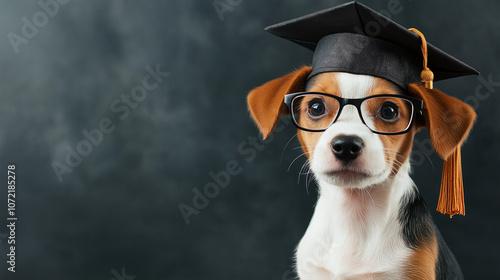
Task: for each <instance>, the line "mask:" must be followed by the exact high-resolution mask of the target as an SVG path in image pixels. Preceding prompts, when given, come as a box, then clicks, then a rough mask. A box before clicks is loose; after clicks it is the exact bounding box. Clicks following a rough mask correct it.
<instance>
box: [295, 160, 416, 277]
mask: <svg viewBox="0 0 500 280" xmlns="http://www.w3.org/2000/svg"><path fill="white" fill-rule="evenodd" d="M409 171H410V164H409V162H408V160H407V161H406V162H405V163H404V164H403V165H402V167H401V169H400V170H399V172H398V173H397V174H396V175H394V176H391V177H390V178H389V179H387V180H385V181H384V182H382V183H380V184H377V185H374V186H371V187H369V188H366V189H363V190H361V189H346V188H341V187H338V186H333V185H330V184H327V183H325V182H321V181H320V182H318V183H319V185H320V195H319V198H318V202H317V205H316V209H315V213H314V216H313V218H312V220H311V223H310V225H309V227H308V229H307V232H306V235H305V236H304V239H303V243H301V244H300V246H299V248H298V254H305V255H309V256H314V257H312V260H310V261H311V263H314V264H315V265H319V266H322V267H325V268H328V269H329V270H330V271H331V272H332V273H334V274H335V275H341V274H343V273H345V272H348V271H358V272H359V271H364V270H363V269H360V267H364V268H365V269H367V270H366V271H372V272H373V271H379V272H384V271H389V270H390V269H389V268H388V267H389V266H390V265H391V263H392V260H394V259H403V258H405V257H406V256H407V255H408V254H409V251H408V250H409V249H408V248H407V247H406V246H405V245H404V241H403V240H402V238H401V231H400V230H401V228H400V226H399V222H398V214H399V209H400V207H401V200H402V198H403V196H404V195H405V194H406V193H408V192H410V191H414V184H413V181H412V180H411V178H410V176H409ZM301 247H302V248H301ZM322 262H325V263H322ZM372 266H373V267H372ZM298 269H299V270H302V271H307V269H305V270H304V267H301V266H300V265H299V266H298ZM386 269H387V270H386Z"/></svg>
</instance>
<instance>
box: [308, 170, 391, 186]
mask: <svg viewBox="0 0 500 280" xmlns="http://www.w3.org/2000/svg"><path fill="white" fill-rule="evenodd" d="M383 173H384V172H383ZM383 173H382V174H370V173H368V172H364V171H357V170H349V169H341V170H330V171H324V172H318V173H316V177H317V179H318V180H320V181H324V182H325V183H327V184H330V185H334V186H337V187H341V188H349V189H364V188H367V187H370V186H373V185H376V184H378V183H381V182H383V181H384V180H385V179H386V177H387V176H385V174H383Z"/></svg>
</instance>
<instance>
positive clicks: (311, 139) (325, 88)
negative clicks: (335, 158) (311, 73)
mask: <svg viewBox="0 0 500 280" xmlns="http://www.w3.org/2000/svg"><path fill="white" fill-rule="evenodd" d="M336 75H337V74H336V73H333V72H330V73H323V74H321V75H318V76H316V77H314V80H313V81H312V82H311V84H310V86H309V88H308V91H310V92H322V93H328V94H331V95H336V96H340V87H339V84H338V83H337V79H336ZM321 135H322V133H321V132H309V131H304V130H299V131H298V132H297V137H298V139H299V141H300V144H301V145H302V149H303V150H304V152H305V153H306V155H307V157H308V158H310V159H312V156H313V153H314V148H315V147H316V144H317V143H318V141H319V138H320V137H321Z"/></svg>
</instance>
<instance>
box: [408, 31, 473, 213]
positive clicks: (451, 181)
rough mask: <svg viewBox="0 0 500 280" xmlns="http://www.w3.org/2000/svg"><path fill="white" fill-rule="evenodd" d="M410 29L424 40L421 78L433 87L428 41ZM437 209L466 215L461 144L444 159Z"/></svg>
mask: <svg viewBox="0 0 500 280" xmlns="http://www.w3.org/2000/svg"><path fill="white" fill-rule="evenodd" d="M409 30H410V31H412V32H413V33H415V34H417V35H418V36H419V37H420V39H421V40H422V46H421V49H422V55H423V57H424V65H423V66H424V70H422V72H421V73H420V78H421V79H422V84H423V85H424V87H426V88H428V89H432V88H433V80H434V73H432V71H431V70H430V69H429V68H428V67H427V41H426V40H425V37H424V34H422V32H420V31H418V30H417V29H415V28H410V29H409ZM436 210H437V211H439V212H441V213H443V214H449V215H450V218H451V217H453V215H455V214H460V215H465V202H464V186H463V180H462V159H461V155H460V145H459V146H458V147H457V148H456V149H455V151H454V152H453V153H452V154H451V155H450V156H449V157H448V158H447V159H445V161H444V164H443V175H442V178H441V190H440V192H439V201H438V205H437V209H436Z"/></svg>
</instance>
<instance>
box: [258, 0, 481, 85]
mask: <svg viewBox="0 0 500 280" xmlns="http://www.w3.org/2000/svg"><path fill="white" fill-rule="evenodd" d="M266 30H267V31H268V32H270V33H272V34H274V35H276V36H279V37H282V38H285V39H287V40H290V41H292V42H295V43H297V44H299V45H301V46H304V47H306V48H308V49H311V50H313V51H314V56H313V62H312V67H313V70H312V72H311V74H310V76H309V77H312V76H314V75H316V74H319V73H322V72H348V73H353V74H365V75H372V76H376V77H381V78H385V79H387V80H389V81H392V82H394V83H395V84H397V85H399V86H401V87H402V88H404V89H406V88H407V87H408V85H409V84H410V83H415V82H420V73H421V71H422V50H421V41H420V40H421V39H420V37H419V36H418V35H417V34H415V33H413V32H412V31H409V30H408V29H406V28H404V27H403V26H401V25H399V24H397V23H396V22H394V21H392V20H391V19H389V18H387V17H385V16H383V15H382V14H380V13H377V12H375V11H374V10H372V9H370V8H368V7H366V6H364V5H362V4H360V3H357V2H355V1H354V2H349V3H346V4H343V5H340V6H337V7H334V8H330V9H326V10H322V11H319V12H316V13H313V14H310V15H306V16H303V17H299V18H295V19H292V20H288V21H285V22H281V23H278V24H275V25H272V26H269V27H267V28H266ZM427 48H428V61H429V62H428V67H429V68H430V69H431V70H432V72H433V73H434V80H436V81H439V80H444V79H449V78H454V77H459V76H464V75H477V74H479V73H478V72H477V71H476V70H475V69H474V68H472V67H470V66H469V65H467V64H465V63H463V62H462V61H460V60H458V59H456V58H454V57H453V56H451V55H449V54H447V53H445V52H443V51H442V50H440V49H438V48H436V47H434V46H433V45H431V44H428V46H427Z"/></svg>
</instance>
